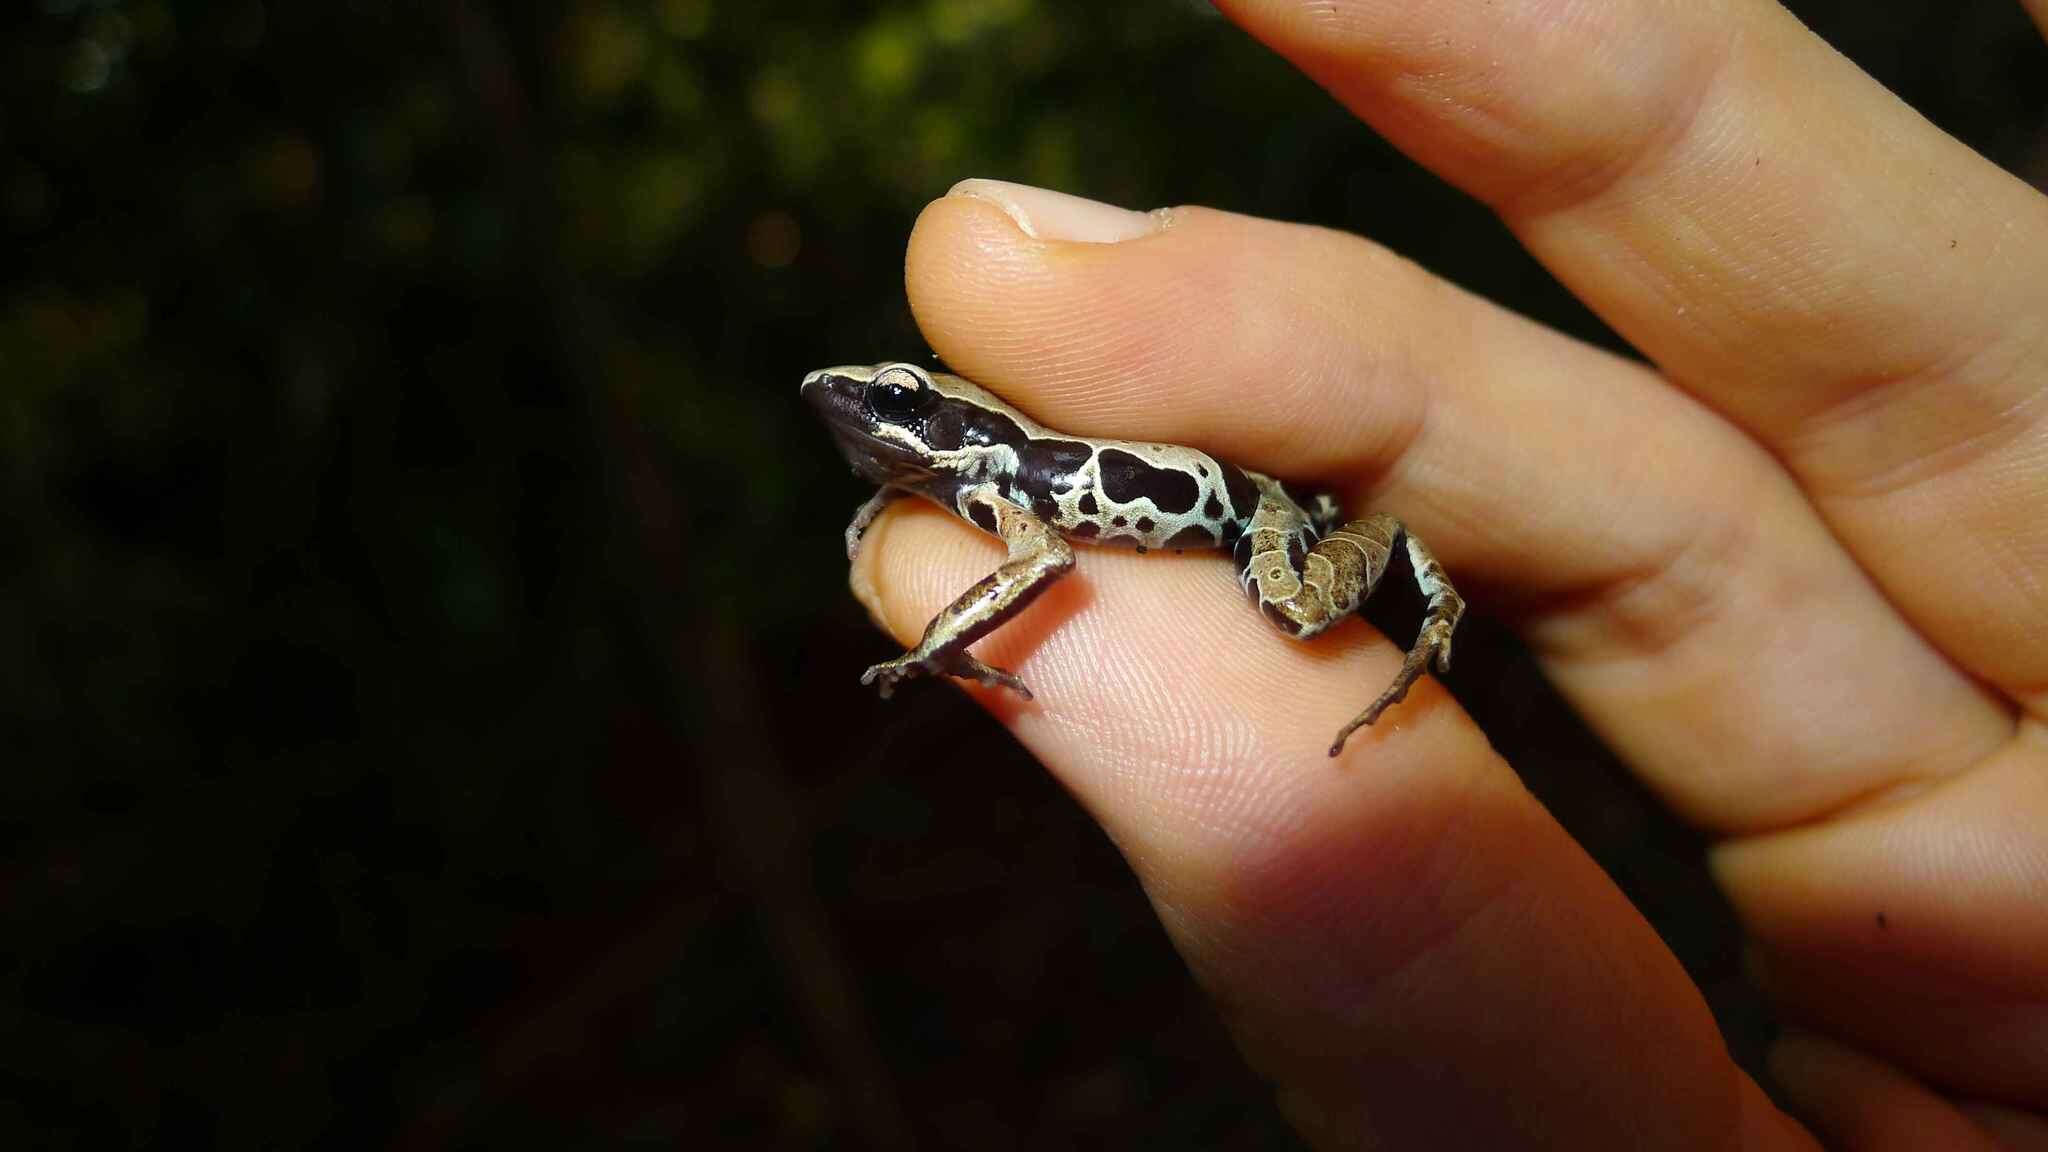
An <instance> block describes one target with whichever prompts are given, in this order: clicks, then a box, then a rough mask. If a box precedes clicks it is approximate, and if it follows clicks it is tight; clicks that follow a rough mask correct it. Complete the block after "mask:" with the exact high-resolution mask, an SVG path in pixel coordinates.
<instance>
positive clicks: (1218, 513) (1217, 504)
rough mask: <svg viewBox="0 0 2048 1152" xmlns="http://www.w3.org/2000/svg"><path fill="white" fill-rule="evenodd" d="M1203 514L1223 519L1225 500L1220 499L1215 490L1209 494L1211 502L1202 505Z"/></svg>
mask: <svg viewBox="0 0 2048 1152" xmlns="http://www.w3.org/2000/svg"><path fill="white" fill-rule="evenodd" d="M1202 515H1204V516H1207V517H1208V518H1209V519H1211V520H1221V519H1223V501H1221V500H1218V499H1217V498H1216V494H1215V493H1214V492H1211V493H1210V494H1209V502H1208V503H1206V504H1204V505H1202Z"/></svg>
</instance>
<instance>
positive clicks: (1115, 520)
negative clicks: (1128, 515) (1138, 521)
mask: <svg viewBox="0 0 2048 1152" xmlns="http://www.w3.org/2000/svg"><path fill="white" fill-rule="evenodd" d="M1109 522H1110V523H1111V524H1114V525H1115V526H1117V527H1118V528H1121V527H1123V526H1124V525H1126V524H1128V523H1130V521H1128V520H1126V519H1124V518H1123V517H1121V516H1111V517H1110V518H1109Z"/></svg>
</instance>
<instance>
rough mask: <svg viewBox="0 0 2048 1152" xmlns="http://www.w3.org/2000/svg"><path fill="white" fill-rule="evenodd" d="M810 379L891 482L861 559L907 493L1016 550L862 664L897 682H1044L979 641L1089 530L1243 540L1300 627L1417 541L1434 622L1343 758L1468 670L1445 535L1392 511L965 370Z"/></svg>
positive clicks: (1139, 536)
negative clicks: (1075, 423) (1096, 428)
mask: <svg viewBox="0 0 2048 1152" xmlns="http://www.w3.org/2000/svg"><path fill="white" fill-rule="evenodd" d="M799 395H800V398H801V399H802V401H804V402H805V403H807V404H808V405H809V406H810V408H811V409H812V411H813V412H814V413H815V414H816V415H817V416H818V417H819V419H820V420H822V421H823V423H824V425H825V427H826V429H827V430H828V431H829V432H830V434H831V436H832V438H833V439H834V440H835V441H836V442H837V444H838V447H839V450H840V452H841V454H842V455H844V456H845V458H846V461H847V463H848V464H850V465H852V467H853V471H854V473H855V475H857V476H859V477H861V478H862V479H863V480H865V481H867V482H869V483H872V484H874V485H875V486H876V490H875V493H874V495H873V496H872V497H871V498H869V500H868V501H867V502H866V503H864V504H862V505H861V506H860V508H859V509H858V510H857V511H856V512H855V513H854V516H853V520H852V522H851V523H850V524H848V525H847V528H846V556H847V559H848V560H849V561H853V560H855V559H857V558H858V556H859V554H860V548H861V543H862V540H863V539H864V538H865V536H866V534H867V531H868V528H869V527H870V526H871V525H872V524H873V523H874V522H875V519H876V518H877V517H878V516H879V515H880V514H881V513H882V510H883V509H884V508H887V507H888V506H889V505H890V504H892V503H894V502H895V501H897V500H900V499H905V498H922V499H925V500H928V501H930V502H931V503H934V504H937V505H938V506H939V507H941V508H944V509H946V510H947V511H948V512H950V513H952V514H953V515H955V516H957V517H959V518H960V519H962V520H964V521H966V522H967V523H969V524H971V525H973V526H974V527H976V528H978V529H980V530H982V531H983V532H987V533H989V534H990V535H993V536H995V537H996V538H997V539H999V540H1000V541H1002V543H1003V545H1004V547H1005V549H1006V553H1007V554H1006V556H1005V558H1004V560H1003V562H1002V563H1001V564H1000V565H998V566H997V568H996V569H995V571H993V572H991V573H989V574H988V575H987V576H985V577H983V578H982V579H980V580H979V581H976V582H975V584H974V585H973V586H972V587H970V588H968V589H967V590H966V591H964V592H962V593H961V594H960V595H959V596H958V597H957V598H956V599H954V600H953V602H952V603H950V604H948V605H947V606H946V607H945V608H944V609H942V610H941V611H940V612H939V613H938V614H937V615H935V616H933V617H932V619H931V621H930V623H929V624H927V625H926V627H925V630H924V635H923V637H922V639H920V640H919V641H918V643H917V644H916V645H915V646H914V647H912V648H910V649H909V650H907V651H905V652H904V653H903V654H902V655H901V656H898V657H896V658H895V659H893V660H887V661H884V662H882V663H880V664H876V665H874V666H873V667H871V668H869V669H868V670H867V671H866V672H865V673H863V674H862V676H861V681H860V682H861V683H862V684H864V685H872V686H874V687H875V688H876V689H877V691H878V692H879V693H880V694H881V695H882V696H883V697H884V698H887V697H888V696H889V695H890V694H891V693H892V692H893V691H894V690H895V688H896V687H897V686H898V685H899V684H901V683H902V682H903V681H905V680H910V679H913V678H917V677H942V676H949V677H956V678H959V679H962V680H967V681H972V682H975V683H979V684H983V685H989V686H993V687H997V688H1001V689H1005V690H1008V691H1011V692H1014V693H1016V694H1017V695H1018V696H1020V697H1022V698H1023V699H1026V700H1029V699H1031V698H1032V693H1031V689H1030V688H1028V687H1027V686H1026V685H1025V684H1024V681H1023V680H1021V679H1019V678H1018V677H1017V676H1016V675H1015V674H1014V673H1012V672H1010V671H1008V670H1006V669H1002V668H997V667H994V666H992V665H990V664H987V663H985V662H984V661H982V660H981V659H980V658H978V657H976V656H975V655H974V654H972V653H971V652H969V651H968V647H969V646H970V645H972V644H974V643H975V642H976V641H977V640H980V639H981V638H982V637H984V636H987V635H988V634H989V633H991V632H993V631H994V630H996V629H997V628H999V627H1001V626H1002V625H1003V624H1004V623H1005V622H1006V621H1008V620H1010V619H1012V618H1014V617H1015V616H1016V615H1017V614H1018V613H1020V612H1022V611H1023V610H1024V609H1025V608H1026V607H1027V606H1029V605H1030V604H1031V602H1032V601H1034V600H1036V599H1037V598H1038V597H1039V596H1040V595H1041V594H1043V593H1044V592H1045V590H1046V589H1047V588H1050V587H1051V586H1052V585H1053V584H1054V583H1056V582H1057V581H1059V580H1060V578H1061V577H1063V576H1065V575H1066V574H1067V573H1068V572H1070V571H1072V570H1073V568H1074V564H1075V552H1074V545H1075V544H1077V543H1078V544H1084V545H1089V546H1095V547H1127V548H1132V549H1135V550H1136V551H1138V552H1140V553H1144V552H1150V551H1154V550H1172V551H1175V552H1185V551H1188V550H1190V549H1200V550H1212V551H1223V552H1229V553H1230V554H1231V556H1232V559H1233V560H1234V562H1235V564H1236V567H1237V578H1238V583H1239V585H1240V587H1241V588H1242V589H1243V591H1244V594H1245V595H1246V596H1247V597H1248V598H1249V599H1250V600H1251V602H1252V603H1253V604H1254V605H1255V606H1256V607H1257V608H1258V610H1259V611H1260V613H1261V614H1263V615H1264V616H1265V617H1266V619H1268V620H1270V621H1271V622H1272V623H1273V625H1274V626H1275V627H1276V628H1277V629H1278V630H1279V631H1280V632H1281V633H1282V634H1284V635H1286V636H1288V637H1291V638H1294V639H1297V640H1308V639H1311V638H1313V637H1315V636H1317V635H1319V634H1321V633H1322V632H1324V631H1326V630H1328V629H1329V628H1331V627H1332V626H1333V625H1336V624H1338V623H1340V622H1342V621H1343V620H1345V619H1346V618H1348V617H1349V616H1351V615H1352V614H1353V613H1354V612H1356V611H1357V610H1358V608H1359V606H1360V605H1361V604H1362V603H1363V602H1364V600H1365V598H1366V597H1367V596H1369V595H1371V594H1372V592H1373V590H1374V588H1375V587H1377V586H1378V584H1379V583H1380V580H1381V577H1382V576H1384V575H1385V574H1386V572H1387V569H1388V564H1389V561H1390V560H1391V559H1392V557H1393V555H1394V552H1395V550H1396V549H1397V548H1400V549H1404V550H1405V551H1406V553H1407V556H1408V561H1409V570H1410V572H1412V573H1413V576H1414V580H1415V583H1416V585H1417V586H1418V587H1419V589H1420V590H1421V592H1422V595H1423V598H1424V600H1425V601H1426V603H1427V608H1426V610H1425V615H1424V617H1423V620H1422V624H1421V627H1420V628H1419V629H1418V630H1417V633H1416V637H1415V641H1414V643H1413V644H1412V645H1411V646H1410V647H1409V648H1408V651H1407V655H1406V656H1405V657H1404V658H1403V660H1402V663H1401V669H1400V671H1399V672H1397V673H1396V674H1395V676H1394V679H1393V682H1392V683H1391V684H1390V685H1388V686H1387V688H1386V689H1385V690H1384V691H1382V692H1381V693H1380V694H1379V696H1378V697H1376V698H1375V699H1374V700H1373V701H1372V702H1371V703H1369V704H1367V705H1366V706H1365V708H1364V710H1363V711H1361V712H1359V713H1358V714H1357V715H1356V716H1354V717H1352V718H1351V719H1350V720H1349V721H1348V722H1346V723H1345V724H1344V725H1343V726H1342V727H1341V728H1339V729H1338V730H1337V734H1336V736H1335V738H1334V739H1333V740H1332V741H1331V743H1330V748H1329V754H1330V755H1331V756H1332V757H1335V756H1337V755H1339V754H1341V753H1342V752H1343V750H1344V746H1345V744H1346V742H1347V741H1349V740H1350V738H1351V736H1352V735H1353V734H1354V733H1355V732H1357V731H1358V730H1359V729H1360V728H1364V727H1367V726H1368V725H1371V724H1373V723H1374V722H1375V721H1377V720H1378V719H1379V718H1380V717H1381V715H1382V714H1384V713H1385V712H1386V711H1387V710H1388V709H1389V708H1392V707H1393V706H1394V705H1396V704H1398V703H1400V702H1401V701H1402V700H1403V699H1404V698H1405V697H1406V696H1407V694H1408V691H1409V689H1410V688H1412V687H1413V686H1414V684H1415V683H1416V681H1417V680H1419V679H1420V678H1421V677H1422V676H1423V675H1424V674H1425V673H1427V672H1428V671H1429V669H1430V668H1431V667H1432V666H1434V668H1435V670H1436V672H1437V674H1438V675H1442V674H1445V673H1447V672H1449V670H1450V666H1451V637H1452V633H1453V632H1455V631H1456V629H1457V626H1458V622H1459V620H1460V619H1461V618H1462V617H1463V615H1464V611H1465V601H1464V599H1463V598H1462V597H1461V596H1459V594H1458V592H1457V591H1456V590H1455V589H1454V588H1452V586H1451V582H1450V578H1449V576H1448V575H1447V574H1446V573H1445V571H1444V568H1443V565H1442V564H1440V563H1439V562H1438V561H1437V559H1436V557H1435V555H1434V554H1432V553H1431V552H1430V549H1429V547H1428V545H1426V544H1424V543H1423V541H1422V540H1421V538H1419V537H1418V536H1416V535H1415V534H1414V533H1413V532H1410V531H1408V529H1407V528H1406V527H1405V526H1404V525H1403V524H1402V522H1401V521H1400V520H1398V519H1396V518H1395V517H1394V516H1392V515H1390V514H1387V513H1384V512H1375V513H1370V514H1368V515H1365V516H1362V517H1359V518H1356V519H1347V518H1346V517H1345V516H1344V515H1343V513H1342V510H1341V506H1340V505H1339V503H1338V501H1337V500H1336V499H1335V498H1334V497H1332V496H1331V495H1330V494H1328V493H1325V492H1309V491H1306V490H1303V489H1300V488H1298V487H1295V486H1293V485H1289V484H1286V483H1283V482H1281V481H1279V480H1276V479H1274V478H1273V477H1271V476H1268V475H1266V474H1264V473H1261V472H1256V471H1253V470H1251V469H1248V468H1242V467H1239V466H1238V465H1235V464H1232V463H1230V462H1228V461H1225V460H1222V459H1219V458H1217V457H1215V456H1212V455H1210V454H1209V453H1207V452H1204V451H1201V450H1199V449H1196V448H1191V447H1186V446H1183V445H1179V444H1165V443H1154V442H1148V441H1142V440H1120V439H1108V438H1102V437H1095V436H1076V435H1071V434H1068V433H1064V432H1059V431H1056V430H1054V429H1051V428H1048V427H1046V426H1045V425H1043V424H1040V423H1038V422H1037V421H1035V420H1033V419H1031V418H1030V417H1029V416H1027V415H1025V414H1024V413H1023V412H1021V411H1019V410H1018V409H1017V408H1015V407H1013V406H1012V405H1010V404H1009V403H1007V402H1005V401H1004V400H1002V399H1001V398H1000V397H998V396H997V395H996V394H995V393H993V392H991V391H989V390H988V389H985V388H983V387H981V386H980V385H978V384H975V383H973V382H972V381H970V380H968V379H966V378H964V377H962V376H958V375H955V374H953V373H950V372H945V371H940V370H935V369H930V368H926V367H923V366H921V365H919V364H917V363H914V362H910V361H885V362H882V363H878V364H865V365H843V366H839V367H834V368H821V369H819V370H817V371H815V372H811V373H809V374H808V375H806V376H805V377H804V378H803V383H802V385H801V386H800V388H799Z"/></svg>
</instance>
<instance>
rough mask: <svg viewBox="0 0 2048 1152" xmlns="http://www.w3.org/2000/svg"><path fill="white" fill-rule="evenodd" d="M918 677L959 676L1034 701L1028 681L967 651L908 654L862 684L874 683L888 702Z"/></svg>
mask: <svg viewBox="0 0 2048 1152" xmlns="http://www.w3.org/2000/svg"><path fill="white" fill-rule="evenodd" d="M918 676H958V677H960V678H961V679H963V680H972V681H974V682H976V683H978V684H986V685H988V686H989V687H991V688H1008V689H1009V690H1010V691H1012V692H1015V693H1016V694H1017V695H1019V696H1022V697H1023V698H1024V699H1026V700H1029V699H1031V689H1029V688H1026V687H1025V686H1024V681H1022V680H1019V679H1017V677H1016V676H1014V675H1012V674H1011V673H1008V672H1005V671H1003V670H1002V669H1001V668H997V667H995V666H993V665H989V664H984V663H982V662H981V661H979V660H977V659H975V658H974V657H972V656H970V655H968V654H967V653H965V652H955V653H952V654H950V655H944V654H938V653H933V654H929V655H919V654H918V653H916V652H905V653H904V654H903V655H901V656H898V657H897V658H896V659H894V660H890V661H888V662H886V663H883V664H877V665H875V666H874V667H872V668H870V669H868V670H867V671H866V672H864V673H862V674H861V678H860V682H861V683H863V684H873V685H874V686H875V690H876V691H878V692H880V693H881V694H882V698H883V699H884V700H886V699H888V698H889V693H891V692H894V691H895V690H896V685H897V684H898V683H899V682H901V681H904V680H909V679H912V678H914V677H918Z"/></svg>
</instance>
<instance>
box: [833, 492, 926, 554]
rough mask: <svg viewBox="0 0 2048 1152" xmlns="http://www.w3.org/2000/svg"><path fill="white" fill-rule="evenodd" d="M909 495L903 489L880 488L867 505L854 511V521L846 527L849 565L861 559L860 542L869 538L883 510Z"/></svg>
mask: <svg viewBox="0 0 2048 1152" xmlns="http://www.w3.org/2000/svg"><path fill="white" fill-rule="evenodd" d="M908 495H910V493H908V492H905V491H904V490H903V489H901V488H880V489H877V490H876V492H875V494H874V495H873V496H870V497H868V502H867V503H865V504H863V505H861V506H860V507H859V508H856V509H854V512H853V520H852V522H851V523H849V524H847V526H846V560H847V563H849V564H850V563H852V562H853V561H855V560H858V559H859V558H860V542H861V540H862V538H864V537H865V536H867V534H868V528H869V527H870V526H872V525H873V524H874V522H875V517H877V516H880V515H881V514H882V509H884V508H887V507H888V506H889V505H891V504H894V503H895V502H897V501H898V500H901V499H903V498H904V497H905V496H908Z"/></svg>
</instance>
